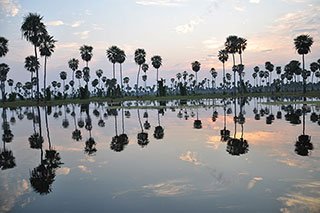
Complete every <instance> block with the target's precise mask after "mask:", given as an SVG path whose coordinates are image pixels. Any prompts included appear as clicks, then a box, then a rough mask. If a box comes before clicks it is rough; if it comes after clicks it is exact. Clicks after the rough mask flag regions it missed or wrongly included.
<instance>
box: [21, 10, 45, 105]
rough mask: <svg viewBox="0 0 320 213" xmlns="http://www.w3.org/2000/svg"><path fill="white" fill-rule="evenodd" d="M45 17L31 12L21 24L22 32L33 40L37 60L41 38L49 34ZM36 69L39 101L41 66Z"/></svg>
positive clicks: (29, 39)
mask: <svg viewBox="0 0 320 213" xmlns="http://www.w3.org/2000/svg"><path fill="white" fill-rule="evenodd" d="M42 19H43V17H42V16H40V15H39V14H37V13H29V14H28V15H27V16H25V17H24V19H23V23H22V26H21V32H22V35H23V37H24V38H25V39H26V40H27V41H29V42H31V44H32V45H33V46H34V57H35V58H36V61H38V53H37V47H39V46H40V44H41V38H42V37H43V36H44V35H46V34H48V33H47V30H46V26H45V24H44V23H43V22H42ZM35 68H36V70H35V72H36V78H37V96H36V97H37V101H39V93H40V89H39V67H38V66H37V67H35Z"/></svg>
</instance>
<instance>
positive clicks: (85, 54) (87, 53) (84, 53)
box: [79, 45, 93, 67]
mask: <svg viewBox="0 0 320 213" xmlns="http://www.w3.org/2000/svg"><path fill="white" fill-rule="evenodd" d="M79 50H80V55H81V58H82V60H84V61H85V62H86V67H88V62H89V61H90V60H91V58H92V56H93V54H92V50H93V47H92V46H88V45H83V46H81V47H80V49H79Z"/></svg>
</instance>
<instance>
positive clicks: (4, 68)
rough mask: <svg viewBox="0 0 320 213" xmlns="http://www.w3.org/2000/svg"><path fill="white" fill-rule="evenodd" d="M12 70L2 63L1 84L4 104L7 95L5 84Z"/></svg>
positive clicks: (0, 66)
mask: <svg viewBox="0 0 320 213" xmlns="http://www.w3.org/2000/svg"><path fill="white" fill-rule="evenodd" d="M9 70H10V67H9V66H8V65H7V64H5V63H2V64H0V83H1V94H2V101H3V102H4V101H5V100H6V93H5V85H4V83H5V82H6V80H7V74H8V72H9Z"/></svg>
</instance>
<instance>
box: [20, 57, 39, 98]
mask: <svg viewBox="0 0 320 213" xmlns="http://www.w3.org/2000/svg"><path fill="white" fill-rule="evenodd" d="M39 67H40V63H39V61H38V58H37V57H35V56H33V55H31V56H28V57H26V59H25V64H24V68H26V69H27V70H28V71H29V72H30V73H31V78H30V80H31V81H32V79H33V73H34V72H36V71H37V70H38V69H39ZM36 80H37V82H36V83H38V78H36ZM32 94H33V91H32Z"/></svg>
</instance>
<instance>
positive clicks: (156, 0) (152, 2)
mask: <svg viewBox="0 0 320 213" xmlns="http://www.w3.org/2000/svg"><path fill="white" fill-rule="evenodd" d="M184 1H185V0H149V1H146V0H141V1H136V4H140V5H144V6H179V5H181V3H183V2H184Z"/></svg>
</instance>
